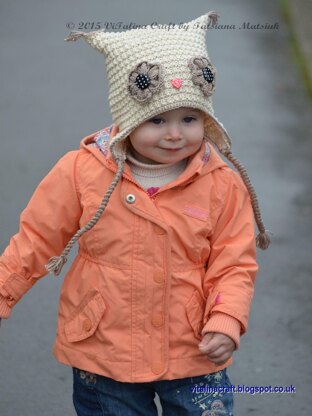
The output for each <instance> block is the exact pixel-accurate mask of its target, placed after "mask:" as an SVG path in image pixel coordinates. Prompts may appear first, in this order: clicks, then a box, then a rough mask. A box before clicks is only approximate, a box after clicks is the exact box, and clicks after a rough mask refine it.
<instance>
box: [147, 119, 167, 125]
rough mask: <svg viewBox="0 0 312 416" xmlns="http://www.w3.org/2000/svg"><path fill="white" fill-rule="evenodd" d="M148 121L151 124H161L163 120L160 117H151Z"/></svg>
mask: <svg viewBox="0 0 312 416" xmlns="http://www.w3.org/2000/svg"><path fill="white" fill-rule="evenodd" d="M149 121H150V122H151V123H153V124H161V123H162V122H163V121H164V120H163V119H162V118H151V119H150V120H149Z"/></svg>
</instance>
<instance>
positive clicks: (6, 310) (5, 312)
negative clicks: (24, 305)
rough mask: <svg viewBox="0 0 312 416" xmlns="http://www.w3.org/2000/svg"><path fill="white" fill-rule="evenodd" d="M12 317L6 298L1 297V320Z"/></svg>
mask: <svg viewBox="0 0 312 416" xmlns="http://www.w3.org/2000/svg"><path fill="white" fill-rule="evenodd" d="M10 315H11V308H10V307H9V306H8V304H7V302H6V298H5V297H4V296H2V295H0V318H6V319H7V318H9V316H10Z"/></svg>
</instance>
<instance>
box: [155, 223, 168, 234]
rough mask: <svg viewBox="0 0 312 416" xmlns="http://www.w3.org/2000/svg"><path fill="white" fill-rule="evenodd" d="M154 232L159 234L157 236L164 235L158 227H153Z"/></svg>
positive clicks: (163, 231)
mask: <svg viewBox="0 0 312 416" xmlns="http://www.w3.org/2000/svg"><path fill="white" fill-rule="evenodd" d="M154 231H155V233H156V234H159V235H163V234H165V232H166V231H165V230H163V229H162V228H161V227H159V226H158V225H154Z"/></svg>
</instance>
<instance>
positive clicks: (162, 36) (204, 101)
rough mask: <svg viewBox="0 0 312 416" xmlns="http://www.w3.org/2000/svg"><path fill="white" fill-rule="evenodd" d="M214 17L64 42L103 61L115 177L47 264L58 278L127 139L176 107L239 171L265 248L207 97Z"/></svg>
mask: <svg viewBox="0 0 312 416" xmlns="http://www.w3.org/2000/svg"><path fill="white" fill-rule="evenodd" d="M217 19H218V15H217V13H216V12H214V11H211V12H209V13H207V14H204V15H203V16H200V17H199V18H197V19H195V20H192V21H191V22H189V23H187V24H184V25H183V28H182V27H180V26H178V25H174V26H171V27H170V28H169V29H168V27H166V26H164V25H150V26H145V27H141V28H140V27H139V28H136V29H131V30H127V31H125V32H119V33H109V32H105V31H104V30H98V31H94V32H89V33H85V32H71V33H70V35H69V36H68V37H67V38H66V39H65V40H66V41H76V40H77V39H79V38H81V37H83V38H84V39H85V40H86V41H87V42H88V43H89V44H90V45H91V46H92V47H93V48H94V49H96V50H97V51H99V52H100V53H102V54H103V55H104V56H105V59H106V70H107V78H108V81H109V104H110V109H111V113H112V117H113V122H114V124H116V125H118V126H119V132H118V133H117V134H116V136H114V137H113V138H112V140H111V141H110V147H109V150H110V152H111V155H112V157H113V159H114V160H115V162H116V164H117V166H118V169H117V173H116V175H115V177H114V179H113V181H112V183H111V185H110V187H109V189H108V191H107V192H106V194H105V196H104V198H103V201H102V203H101V205H100V207H99V209H98V211H97V213H96V214H95V216H94V217H93V218H92V219H91V220H90V222H89V223H88V224H87V225H85V226H84V227H83V228H81V229H80V230H78V231H77V233H76V234H75V236H74V237H73V238H72V239H71V240H70V242H69V243H68V244H67V246H66V247H65V249H64V251H63V253H62V254H61V256H60V257H52V258H51V259H50V260H49V263H48V264H47V265H46V269H47V270H48V271H49V272H53V273H54V274H56V275H58V274H59V273H60V271H61V269H62V266H63V265H64V263H65V262H66V261H67V255H68V253H69V251H70V249H71V248H72V246H73V245H74V244H75V242H76V241H77V240H78V238H79V237H80V236H81V235H82V234H83V233H84V232H86V231H88V230H90V229H91V228H92V227H93V226H94V225H95V224H96V223H97V221H98V220H99V218H100V216H101V215H102V213H103V211H104V209H105V207H106V206H107V203H108V200H109V198H110V195H111V193H112V192H113V190H114V189H115V187H116V185H117V183H118V182H119V180H120V178H121V176H122V172H123V169H124V163H125V160H126V140H125V139H126V138H127V137H128V136H129V134H130V133H131V132H132V131H133V130H134V129H135V128H136V127H138V126H139V125H140V124H142V123H143V122H144V121H146V120H148V119H150V118H152V117H154V116H156V115H158V114H160V113H163V112H165V111H169V110H173V109H176V108H179V107H191V108H195V109H199V110H202V111H203V112H204V114H205V118H204V138H203V139H204V140H206V141H209V142H211V143H213V144H214V145H215V146H216V147H217V148H218V150H219V151H220V153H222V154H223V155H224V156H225V157H226V158H227V159H228V160H229V161H231V163H232V164H233V165H234V166H235V167H236V169H237V170H238V171H239V173H240V175H241V177H242V179H243V181H244V183H245V185H246V187H247V189H248V191H249V193H250V197H251V203H252V206H253V210H254V216H255V221H256V223H257V226H258V228H259V231H260V233H259V234H258V236H257V238H256V243H257V246H258V247H260V248H262V249H266V248H267V247H268V246H269V244H270V237H269V235H268V232H267V231H266V230H265V227H264V224H263V222H262V219H261V214H260V210H259V205H258V201H257V196H256V193H255V191H254V188H253V186H252V185H251V183H250V180H249V177H248V175H247V171H246V169H245V168H244V167H243V165H242V164H241V163H240V162H239V161H238V160H237V159H236V158H235V157H234V156H233V155H232V153H231V139H230V137H229V135H228V133H227V131H226V130H225V128H224V126H223V125H222V123H221V122H219V121H218V119H217V118H216V117H215V116H214V111H213V108H212V100H211V96H212V94H213V93H214V91H215V83H216V70H215V68H214V66H213V65H212V64H211V61H210V59H209V56H208V52H207V49H206V40H205V35H206V31H207V29H208V27H209V25H210V24H211V25H212V26H214V25H215V24H216V23H217Z"/></svg>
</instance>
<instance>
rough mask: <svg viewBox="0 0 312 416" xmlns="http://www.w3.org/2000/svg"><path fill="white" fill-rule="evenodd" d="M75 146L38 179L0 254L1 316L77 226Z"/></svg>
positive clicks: (38, 276) (26, 288) (43, 270)
mask: <svg viewBox="0 0 312 416" xmlns="http://www.w3.org/2000/svg"><path fill="white" fill-rule="evenodd" d="M78 152H79V151H78V150H75V151H71V152H68V153H66V154H65V155H64V156H63V157H62V158H61V159H60V160H59V161H58V162H57V163H56V165H55V166H54V167H53V168H52V169H51V170H50V172H49V173H48V174H47V176H45V178H44V179H43V180H42V181H41V182H40V184H39V185H38V187H37V188H36V190H35V192H34V193H33V195H32V197H31V199H30V201H29V203H28V204H27V206H26V208H25V209H24V210H23V211H22V213H21V215H20V226H19V231H18V233H17V234H15V235H14V236H13V237H11V239H10V242H9V245H8V246H7V247H6V249H5V250H4V252H3V254H2V255H1V257H0V317H2V318H8V317H9V316H10V314H11V310H12V308H13V307H14V306H15V304H16V303H17V302H18V301H19V300H20V298H21V297H22V296H23V295H24V294H25V293H26V292H27V291H28V290H29V289H30V288H31V287H32V286H33V285H34V284H35V283H36V282H37V281H38V279H40V278H41V277H43V276H45V275H46V274H47V273H48V272H47V270H46V269H45V267H44V266H45V264H47V262H48V260H49V258H50V257H51V256H58V255H60V253H61V252H62V251H63V249H64V247H65V246H66V244H67V243H68V241H69V240H70V239H71V237H72V236H73V235H74V234H75V232H76V231H77V229H78V228H79V219H80V217H81V206H80V202H79V198H78V193H77V189H76V181H75V161H76V158H77V155H78Z"/></svg>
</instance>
